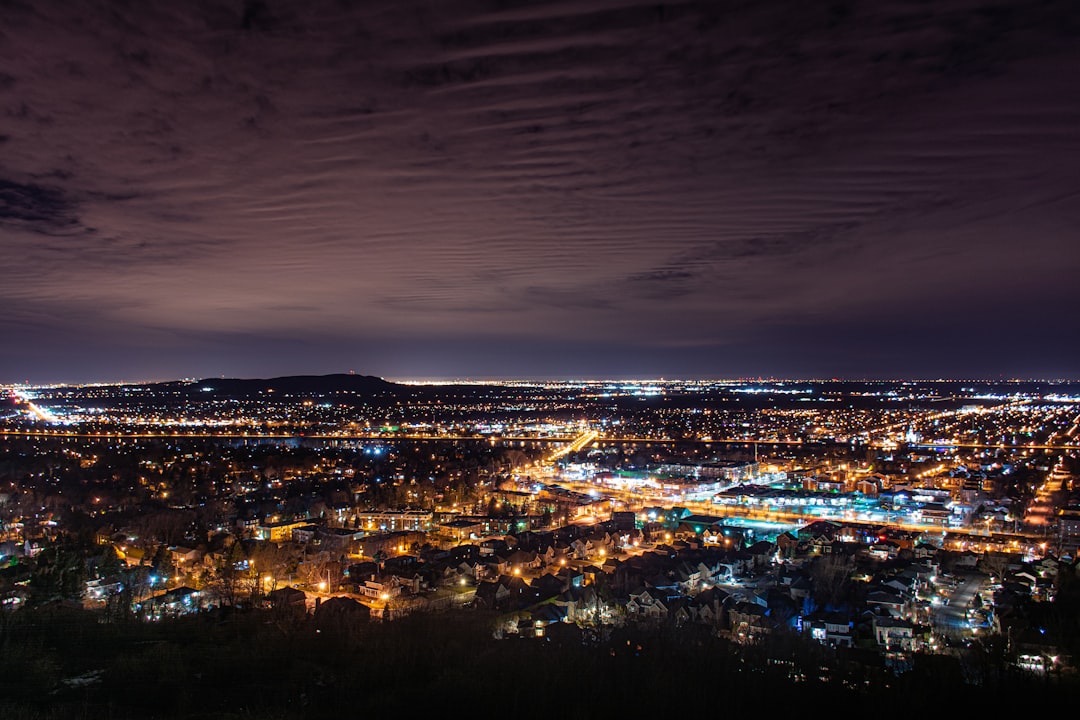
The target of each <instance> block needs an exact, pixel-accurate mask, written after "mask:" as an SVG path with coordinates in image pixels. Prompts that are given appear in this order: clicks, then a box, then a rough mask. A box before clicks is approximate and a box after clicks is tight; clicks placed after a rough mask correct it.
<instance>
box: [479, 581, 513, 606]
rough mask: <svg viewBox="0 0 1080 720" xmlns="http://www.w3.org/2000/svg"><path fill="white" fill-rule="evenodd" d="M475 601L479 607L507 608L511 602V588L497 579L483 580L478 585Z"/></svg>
mask: <svg viewBox="0 0 1080 720" xmlns="http://www.w3.org/2000/svg"><path fill="white" fill-rule="evenodd" d="M473 602H474V603H475V604H476V606H477V607H482V608H486V609H489V610H505V609H507V607H508V606H509V604H510V589H509V588H507V587H506V586H505V585H503V584H502V583H500V582H499V581H497V580H485V581H482V582H480V583H478V584H477V586H476V594H475V595H474V596H473Z"/></svg>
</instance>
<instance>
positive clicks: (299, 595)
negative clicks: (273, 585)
mask: <svg viewBox="0 0 1080 720" xmlns="http://www.w3.org/2000/svg"><path fill="white" fill-rule="evenodd" d="M267 598H269V600H270V602H271V604H272V605H273V606H274V607H275V608H306V607H307V595H306V594H305V593H304V591H303V590H298V589H297V588H294V587H283V588H278V589H277V590H271V591H270V592H269V593H267Z"/></svg>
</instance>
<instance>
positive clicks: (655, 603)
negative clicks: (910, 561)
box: [624, 588, 668, 621]
mask: <svg viewBox="0 0 1080 720" xmlns="http://www.w3.org/2000/svg"><path fill="white" fill-rule="evenodd" d="M667 597H668V596H667V594H666V593H663V592H659V591H657V590H656V588H641V589H640V590H638V591H637V592H633V593H630V597H629V598H628V599H627V601H626V605H625V606H624V607H625V609H626V616H627V618H628V619H631V620H645V621H659V620H663V619H664V618H666V617H667V615H668V607H667V604H666V603H667Z"/></svg>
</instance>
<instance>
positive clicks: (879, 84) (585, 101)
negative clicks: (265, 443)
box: [0, 0, 1080, 380]
mask: <svg viewBox="0 0 1080 720" xmlns="http://www.w3.org/2000/svg"><path fill="white" fill-rule="evenodd" d="M1071 8H1072V5H1071V3H1069V2H1065V1H1064V0H1062V1H1060V2H1057V1H1051V2H1046V3H1042V4H1040V5H1039V6H1038V7H1028V6H1026V5H1023V6H1022V5H1016V6H1014V7H1011V8H1010V7H1001V6H997V5H993V4H990V3H984V2H979V1H978V0H949V1H948V2H944V3H935V4H934V5H933V6H932V7H929V6H927V7H924V6H921V5H912V4H909V3H905V2H899V1H896V2H891V1H890V2H854V1H851V2H840V3H831V4H828V5H823V6H819V5H818V4H814V3H796V2H768V3H753V4H746V5H735V4H725V3H695V2H687V3H671V4H662V5H656V4H652V5H644V4H638V3H635V2H631V1H630V0H625V1H624V0H586V1H584V2H573V3H569V2H549V3H529V4H516V3H496V2H486V1H482V0H475V1H462V2H447V3H427V2H401V3H392V4H356V5H350V4H343V3H336V2H330V1H329V0H327V1H326V2H314V3H308V4H304V5H303V7H301V6H299V5H296V4H293V3H285V2H273V1H269V0H268V1H266V2H248V3H245V4H243V5H225V4H216V3H198V4H192V3H183V2H166V3H157V4H153V5H152V6H147V5H145V4H143V3H111V4H110V5H109V6H108V7H107V8H104V7H102V6H101V5H100V4H98V3H91V2H81V1H79V0H75V1H74V2H59V1H58V0H53V1H51V2H50V1H45V2H40V3H33V4H27V5H17V4H8V5H5V6H4V7H3V8H0V28H2V29H0V65H2V66H3V67H4V71H3V75H2V76H0V117H2V118H3V119H4V125H3V128H2V130H3V138H2V141H0V261H2V264H3V265H5V266H6V267H17V268H18V269H19V270H18V277H17V280H16V279H15V278H11V279H9V280H8V281H6V282H4V283H2V284H0V302H2V303H3V304H4V306H5V307H6V308H9V309H10V310H9V312H8V313H6V315H5V317H4V318H2V319H0V332H4V333H6V334H7V337H8V338H9V339H11V340H12V341H13V344H14V345H17V346H19V347H20V350H19V351H18V352H7V353H6V354H4V355H2V356H0V358H2V360H0V378H2V377H3V376H11V377H19V376H25V375H26V374H28V372H31V371H34V369H35V368H37V369H39V370H38V371H40V372H41V373H42V374H43V376H42V377H41V378H39V379H41V380H51V379H91V378H90V377H88V376H86V375H85V373H84V371H82V370H80V367H79V362H81V361H82V360H84V359H87V358H93V359H94V362H95V363H96V367H97V368H98V369H97V370H95V373H96V374H98V375H99V376H100V373H101V372H103V371H102V370H101V368H108V367H110V364H111V366H113V367H115V370H114V371H105V374H106V375H108V374H110V373H113V374H115V373H122V374H123V375H125V376H127V377H130V376H132V375H134V374H140V373H141V374H142V375H151V376H158V377H163V376H167V374H168V373H170V372H174V371H175V363H173V362H172V361H171V360H170V359H169V358H168V357H167V355H168V353H173V357H175V347H174V348H172V349H170V350H169V351H167V352H166V351H164V350H163V351H161V352H157V351H156V350H155V347H159V346H160V345H161V343H160V338H162V337H166V336H169V335H170V334H171V335H172V336H173V337H175V338H177V342H178V343H179V342H180V340H181V339H183V338H193V337H198V338H200V339H199V340H198V341H197V342H196V341H192V342H193V343H194V344H193V347H195V346H197V347H200V348H203V349H204V350H205V354H206V356H207V358H208V359H206V360H205V364H203V361H202V360H200V357H203V355H201V354H200V353H196V352H191V353H189V354H188V355H187V357H186V359H187V361H188V362H190V364H191V369H190V370H189V371H188V372H184V373H182V374H185V375H187V374H190V375H198V374H204V373H205V374H221V372H226V373H229V374H235V375H245V374H248V370H247V368H246V367H245V362H250V363H256V362H258V363H259V364H260V368H261V370H260V372H262V373H264V374H265V373H267V372H272V371H273V368H272V367H268V366H266V360H265V358H262V357H259V358H256V357H255V355H254V353H255V350H252V354H251V355H248V356H245V351H244V348H245V347H249V348H255V347H262V346H263V345H265V344H268V345H274V344H275V343H274V342H271V340H270V339H271V338H284V337H297V338H305V342H304V343H303V348H304V349H303V350H300V349H298V347H295V346H294V344H291V343H290V344H289V347H290V349H289V351H288V353H282V354H280V357H279V360H278V362H279V364H280V367H281V369H282V370H283V371H284V370H286V369H288V370H289V371H302V372H308V371H312V372H317V371H331V370H340V369H341V368H342V364H348V365H349V366H350V369H357V370H358V371H360V372H365V373H373V374H381V375H384V376H388V377H395V376H400V375H401V371H400V370H399V368H404V367H410V368H415V369H414V370H411V371H410V372H412V373H420V374H423V375H425V376H428V377H432V376H440V375H446V376H462V375H469V374H474V373H475V374H484V375H487V376H493V375H520V374H522V372H524V371H519V370H518V368H524V367H526V366H527V367H529V368H531V369H530V370H529V373H533V374H548V373H546V372H545V371H544V369H543V367H542V366H540V364H539V363H538V362H537V361H536V359H537V358H539V357H541V356H544V357H549V359H550V356H549V355H547V354H541V353H538V351H537V348H538V347H551V346H558V345H560V344H562V345H564V346H566V347H573V348H575V349H576V352H575V355H574V357H575V362H576V363H577V364H576V365H574V366H573V367H570V364H569V363H568V362H566V361H564V360H563V359H559V361H558V362H555V361H554V360H551V362H552V367H555V366H556V365H557V366H558V368H560V369H559V370H558V373H560V374H566V373H568V372H569V373H571V374H578V375H594V376H597V375H608V374H622V373H624V372H631V371H633V372H640V371H641V370H643V369H646V368H643V366H644V365H647V364H648V363H644V362H643V361H642V362H638V361H636V360H635V362H633V363H631V362H628V361H627V360H626V358H627V356H628V353H632V354H634V355H635V357H637V358H646V357H647V358H648V359H649V362H651V363H655V365H654V373H653V374H655V375H662V374H667V375H668V376H671V375H672V374H674V373H673V370H675V369H679V370H680V371H681V372H690V373H693V374H705V375H756V374H759V373H761V372H765V371H766V368H764V367H763V366H764V364H766V363H767V364H769V366H770V367H769V368H768V371H769V372H774V373H778V374H788V375H799V374H803V372H804V370H805V371H806V372H809V370H810V369H811V367H810V364H800V363H802V362H803V359H805V358H806V357H807V356H809V355H814V356H820V357H827V358H830V359H831V360H830V361H831V362H833V364H834V370H833V371H832V372H831V373H829V374H842V373H844V372H849V371H850V372H857V373H859V374H864V373H869V374H885V375H895V374H905V372H906V371H905V370H904V367H905V363H908V364H909V365H911V366H912V367H913V368H914V367H916V366H918V367H921V368H928V367H929V368H932V367H933V363H928V362H927V361H926V359H925V358H923V357H922V355H921V351H920V350H918V349H917V348H918V347H919V343H917V342H913V338H917V337H920V334H921V330H920V328H921V327H923V326H922V325H921V324H920V322H921V321H925V319H927V318H934V319H935V320H934V323H932V325H934V327H936V328H937V329H935V330H934V333H935V335H934V337H933V338H932V339H931V340H930V341H929V342H927V343H926V344H927V345H937V346H940V344H941V343H943V342H954V341H956V338H952V337H951V336H949V335H948V332H949V330H948V328H956V327H960V326H962V327H964V328H965V329H966V332H968V333H970V334H972V335H973V336H985V335H987V334H989V333H993V332H995V331H997V330H998V328H999V325H998V324H997V321H996V319H995V318H994V317H993V316H992V313H981V312H978V308H979V307H985V308H999V307H1000V298H1001V297H1002V294H1003V292H1007V293H1008V294H1009V295H1010V296H1011V297H1012V298H1013V302H1014V303H1017V304H1019V305H1021V306H1022V307H1023V308H1025V311H1024V312H1023V313H1020V314H1019V316H1021V317H1024V318H1025V322H1026V323H1028V324H1029V326H1030V329H1029V332H1030V333H1031V334H1034V335H1039V334H1045V333H1053V334H1054V336H1055V337H1057V338H1059V341H1058V342H1057V343H1055V344H1054V348H1053V349H1052V350H1046V351H1044V352H1048V353H1050V354H1051V357H1048V358H1044V359H1043V360H1041V361H1040V363H1039V364H1038V368H1036V366H1035V365H1034V364H1029V365H1030V367H1029V365H1025V362H1024V360H1023V357H1022V356H1021V354H1020V353H1016V354H1015V356H1014V355H1013V354H1010V353H1006V354H1005V355H1003V356H1002V357H1001V362H1000V366H999V367H996V368H990V369H991V370H994V371H995V372H1001V373H1006V374H1017V375H1021V374H1025V373H1027V372H1029V371H1034V370H1035V369H1038V370H1039V371H1040V372H1044V371H1049V370H1051V369H1053V368H1057V371H1058V372H1062V373H1066V372H1071V373H1072V374H1075V366H1074V364H1073V363H1072V360H1071V358H1073V357H1075V355H1076V351H1077V350H1080V347H1078V346H1077V343H1078V342H1080V341H1077V340H1075V339H1073V340H1069V339H1068V338H1070V337H1072V338H1076V337H1078V336H1080V320H1077V318H1076V316H1075V314H1071V315H1070V314H1067V315H1066V316H1064V317H1061V316H1060V315H1053V316H1051V315H1047V311H1048V309H1049V308H1051V307H1053V306H1054V305H1055V303H1060V302H1063V301H1065V302H1067V301H1068V300H1069V299H1070V298H1068V294H1069V293H1068V290H1067V289H1066V288H1067V286H1068V285H1067V284H1068V283H1070V282H1071V280H1070V278H1073V277H1075V273H1076V271H1077V270H1078V269H1080V253H1078V250H1077V244H1076V243H1075V240H1074V238H1075V236H1076V235H1075V233H1076V230H1077V228H1078V227H1080V201H1078V195H1077V193H1078V192H1080V185H1078V182H1080V181H1078V180H1077V177H1076V174H1075V172H1074V168H1075V167H1076V166H1077V163H1078V161H1080V135H1078V133H1077V131H1076V128H1077V127H1080V99H1078V98H1077V96H1076V93H1075V92H1074V91H1073V89H1072V78H1073V77H1075V76H1076V73H1077V71H1080V53H1078V52H1077V51H1076V50H1075V47H1076V44H1075V39H1076V36H1077V34H1078V32H1077V23H1076V20H1075V17H1074V13H1073V12H1072V9H1071ZM1003 288H1006V290H1003ZM1072 299H1073V300H1075V299H1076V298H1072ZM899 309H902V310H903V311H902V312H901V311H900V310H899ZM874 318H888V322H889V323H891V326H892V327H893V328H894V332H890V333H879V334H878V335H877V336H876V339H875V341H874V343H875V344H876V345H875V347H874V349H873V350H872V351H870V350H869V349H867V348H868V344H867V343H866V342H864V341H862V340H860V341H855V340H853V339H852V337H851V335H852V333H851V331H850V328H853V327H864V328H865V327H867V325H868V324H873V319H874ZM31 319H32V320H31ZM31 322H32V324H33V325H34V327H33V331H32V332H31V331H30V330H29V329H28V323H31ZM953 332H955V330H953ZM68 335H71V336H75V335H78V337H79V342H80V344H81V350H80V354H79V358H78V359H76V358H68V359H66V360H65V359H63V358H59V357H57V356H56V349H55V348H56V347H58V344H57V343H55V342H45V341H43V338H49V337H64V336H68ZM240 338H243V339H240ZM253 338H264V339H266V342H265V343H261V342H255V341H253V340H252V339H253ZM1061 338H1064V339H1063V340H1062V339H1061ZM215 343H217V345H215ZM834 343H836V344H835V345H834ZM118 344H119V345H123V346H124V347H125V348H127V349H128V350H127V352H124V353H118V352H114V350H113V349H112V348H115V347H116V346H117V345H118ZM60 345H62V343H61V344H60ZM376 346H378V347H381V348H382V349H381V350H380V351H379V352H378V353H369V352H367V351H365V350H363V348H370V347H376ZM215 347H217V348H218V350H214V348H215ZM348 348H352V349H353V350H352V351H355V353H356V354H355V357H354V359H355V362H349V360H348V358H349V357H350V355H349V352H352V351H349V350H347V349H348ZM482 348H488V349H489V352H488V353H487V354H485V353H484V352H483V351H482ZM515 348H517V349H515ZM631 348H632V350H630V349H631ZM672 348H680V349H679V350H678V351H673V350H672ZM133 349H137V352H134V353H133V352H132V351H133ZM676 352H677V353H678V354H679V357H677V358H676V357H674V355H675V353H676ZM416 353H422V354H423V355H424V356H425V357H426V358H427V362H428V363H429V364H428V366H426V367H422V363H420V364H418V362H417V359H416ZM1006 355H1007V356H1006ZM132 356H135V357H136V358H137V363H136V360H129V359H127V358H130V357H132ZM210 356H212V357H210ZM245 357H246V358H247V360H245ZM940 357H941V363H940V367H938V368H937V374H963V373H964V372H965V368H964V366H963V363H962V358H958V357H950V358H948V359H946V358H945V356H944V355H941V356H940ZM214 358H229V362H230V363H231V365H229V366H228V367H221V363H220V362H219V361H218V360H216V359H214ZM883 358H884V359H883ZM365 359H366V361H367V362H368V363H369V366H361V367H355V368H354V367H353V366H355V365H360V364H361V361H365ZM886 360H887V361H886ZM987 367H989V365H988V366H987ZM820 369H821V368H818V370H820ZM551 372H555V371H554V370H552V371H551ZM106 379H107V378H106Z"/></svg>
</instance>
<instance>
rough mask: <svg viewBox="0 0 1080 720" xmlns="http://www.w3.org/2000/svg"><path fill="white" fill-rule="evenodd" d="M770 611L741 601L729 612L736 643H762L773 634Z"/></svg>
mask: <svg viewBox="0 0 1080 720" xmlns="http://www.w3.org/2000/svg"><path fill="white" fill-rule="evenodd" d="M768 612H769V611H768V609H766V608H764V607H762V606H761V605H759V604H757V603H755V602H748V601H740V602H737V603H735V604H734V605H733V606H732V607H731V608H730V609H729V610H728V619H729V620H730V622H731V626H730V627H731V636H732V639H734V640H735V641H736V642H740V643H753V642H758V641H760V640H761V639H762V638H763V637H764V636H765V635H767V634H768V633H769V632H771V630H772V628H771V627H770V624H769V620H768Z"/></svg>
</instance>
